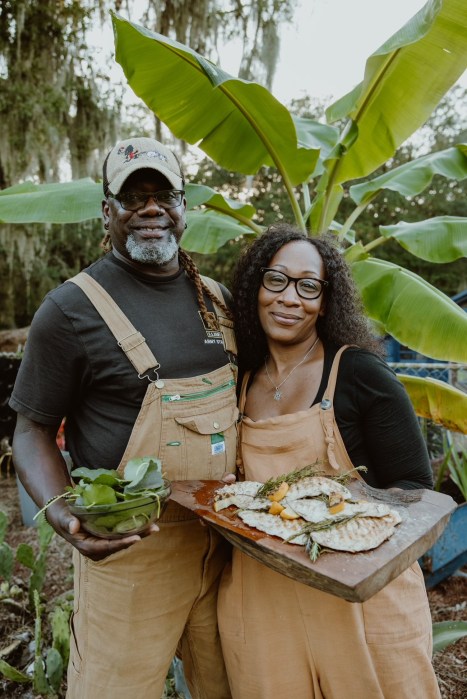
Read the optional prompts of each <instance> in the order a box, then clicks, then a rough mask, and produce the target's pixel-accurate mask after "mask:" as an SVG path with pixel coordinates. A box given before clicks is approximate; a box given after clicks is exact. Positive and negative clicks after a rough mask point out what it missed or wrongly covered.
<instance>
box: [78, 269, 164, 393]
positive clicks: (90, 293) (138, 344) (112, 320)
mask: <svg viewBox="0 0 467 699" xmlns="http://www.w3.org/2000/svg"><path fill="white" fill-rule="evenodd" d="M67 281H69V282H73V284H76V285H77V286H79V288H80V289H81V290H82V291H84V293H85V294H86V296H87V297H88V299H89V300H90V301H91V303H92V304H93V305H94V307H95V308H96V310H97V312H98V313H99V314H100V315H101V316H102V319H103V320H104V322H105V323H106V324H107V326H108V327H109V330H110V331H111V332H112V334H113V335H114V336H115V338H116V340H117V344H118V346H119V347H120V348H121V349H122V350H123V351H124V352H125V354H126V356H127V357H128V359H129V360H130V362H131V363H132V364H133V366H134V368H135V369H136V371H137V372H138V376H139V378H144V377H143V374H145V373H146V372H148V371H149V370H150V369H154V370H155V371H157V369H158V368H159V366H160V364H159V362H158V361H157V359H156V358H155V356H154V355H153V353H152V352H151V350H150V349H149V347H148V345H147V344H146V340H145V339H144V337H143V336H142V335H141V333H140V332H138V330H136V328H135V327H134V326H133V325H132V323H130V321H129V320H128V318H127V317H126V315H125V314H124V313H123V311H122V310H121V308H120V307H119V306H118V305H117V304H116V303H115V301H114V300H113V298H112V297H111V296H110V294H108V293H107V291H106V290H105V289H104V288H103V287H102V286H101V285H100V284H99V282H96V280H95V279H94V278H93V277H91V276H90V275H89V274H86V273H85V272H79V274H77V275H76V276H75V277H72V278H71V279H68V280H67ZM147 378H149V377H147ZM156 378H157V373H156ZM149 380H152V379H149Z"/></svg>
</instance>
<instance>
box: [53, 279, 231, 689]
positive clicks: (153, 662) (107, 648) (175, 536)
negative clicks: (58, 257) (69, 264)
mask: <svg viewBox="0 0 467 699" xmlns="http://www.w3.org/2000/svg"><path fill="white" fill-rule="evenodd" d="M73 281H74V282H75V283H76V284H78V285H79V286H80V287H81V288H82V289H83V291H84V292H85V293H86V294H87V295H88V296H89V298H90V299H91V301H92V302H93V304H94V305H95V306H96V308H97V310H98V311H99V313H100V314H101V316H102V317H103V319H104V321H105V322H106V323H107V325H108V326H109V328H110V330H111V331H112V332H113V334H114V335H115V337H116V338H117V340H118V344H119V346H120V347H121V348H122V349H123V351H124V352H125V353H126V354H127V356H128V358H129V360H130V361H131V362H132V364H133V366H134V367H135V370H136V371H137V372H138V374H139V376H140V377H143V380H144V377H145V376H147V375H149V376H153V374H152V373H151V371H152V369H153V368H154V367H155V366H157V360H156V359H155V357H154V355H153V354H152V352H151V351H150V350H149V348H148V346H147V345H146V343H145V341H144V338H143V337H142V336H141V334H140V333H138V332H137V331H136V330H135V328H134V327H133V326H132V325H131V323H130V322H129V321H128V319H127V318H126V317H125V316H124V314H123V313H122V312H121V310H120V309H119V308H118V307H117V306H116V305H115V303H114V302H113V301H112V299H111V298H110V296H109V295H108V294H107V292H106V291H105V290H104V289H103V288H102V287H101V286H100V285H99V284H98V283H97V282H95V280H93V279H92V278H91V277H90V276H89V275H87V274H80V275H78V276H77V277H75V278H74V279H73ZM204 281H205V282H207V280H206V279H204ZM209 281H210V280H209ZM214 284H215V283H214ZM209 285H210V287H211V290H212V291H215V287H213V286H212V283H211V284H209ZM219 293H220V292H218V294H219ZM216 310H218V309H216ZM218 320H219V323H220V324H221V327H222V329H223V337H224V347H225V348H226V350H229V351H233V352H235V348H234V346H233V345H232V342H233V334H232V331H231V329H230V334H229V328H228V325H229V321H228V320H227V319H224V318H221V317H220V316H218ZM230 328H231V324H230ZM145 380H147V379H145ZM237 415H238V410H237V407H236V396H235V376H234V373H233V369H232V368H231V366H230V365H226V366H224V367H222V368H220V369H217V370H216V371H213V372H211V373H208V374H206V375H203V376H195V377H193V378H188V379H176V380H174V379H163V380H160V379H159V380H156V381H150V382H149V383H148V387H147V391H146V395H145V398H144V401H143V404H142V406H141V410H140V413H139V415H138V418H137V420H136V423H135V425H134V428H133V431H132V434H131V437H130V440H129V442H128V445H127V448H126V450H125V453H124V455H123V457H122V460H121V463H120V466H119V470H120V471H122V470H123V467H124V465H125V463H126V462H127V461H128V460H129V459H131V458H134V457H138V456H148V455H158V456H159V457H160V459H161V460H162V467H163V471H164V473H165V474H166V475H167V477H168V478H169V479H170V480H179V479H220V478H221V476H222V474H223V473H224V472H226V471H228V472H234V471H235V458H236V421H237ZM158 524H159V527H160V531H159V532H157V533H154V534H152V535H150V536H147V537H146V538H144V539H142V540H141V541H140V542H137V543H136V544H133V545H132V546H131V547H130V548H128V549H126V550H124V551H120V552H118V553H116V554H113V555H111V556H109V557H108V558H105V559H104V560H101V561H98V562H94V561H92V560H90V559H89V558H86V557H84V556H81V555H79V554H78V553H77V552H76V551H75V552H74V564H75V602H74V604H75V607H74V615H73V622H72V639H71V657H70V663H69V669H68V693H67V697H68V699H160V698H161V696H162V693H163V690H164V684H165V678H166V674H167V670H168V668H169V666H170V662H171V660H172V658H173V657H174V655H175V652H176V650H177V646H178V647H179V651H181V654H182V656H183V663H184V670H185V675H186V678H187V681H188V684H189V687H190V692H191V693H192V696H193V697H194V699H228V698H229V697H230V696H231V695H230V690H229V687H228V683H227V679H226V675H225V668H224V664H223V660H222V654H221V649H220V641H219V635H218V630H217V620H216V598H217V588H218V583H219V577H220V574H221V572H222V569H223V567H224V565H225V562H226V560H227V559H228V557H229V555H230V552H229V550H228V548H227V547H226V545H225V543H224V541H223V540H222V539H221V537H219V536H218V535H217V534H216V532H214V531H213V530H212V529H211V528H209V527H205V526H202V525H201V524H200V520H199V519H198V518H197V517H193V515H192V514H191V513H190V512H189V511H188V510H185V509H184V508H181V507H179V506H177V505H176V504H175V503H172V502H170V503H169V506H168V508H167V510H166V512H165V514H164V516H163V519H162V520H161V521H160V522H159V523H158ZM179 641H180V643H179Z"/></svg>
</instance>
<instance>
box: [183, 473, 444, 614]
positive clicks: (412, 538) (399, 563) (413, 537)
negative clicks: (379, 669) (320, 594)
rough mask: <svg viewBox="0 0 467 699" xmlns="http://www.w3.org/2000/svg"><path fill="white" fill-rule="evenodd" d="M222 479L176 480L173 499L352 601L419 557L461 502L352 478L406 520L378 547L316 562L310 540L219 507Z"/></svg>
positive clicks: (256, 551) (285, 569)
mask: <svg viewBox="0 0 467 699" xmlns="http://www.w3.org/2000/svg"><path fill="white" fill-rule="evenodd" d="M223 485H225V484H224V483H222V482H220V481H174V482H173V483H172V495H171V499H172V500H173V501H175V502H176V503H178V504H179V505H181V506H182V507H185V508H187V509H189V510H191V511H192V512H194V513H195V514H196V515H198V516H199V517H201V518H202V519H203V520H204V521H205V522H207V523H209V524H210V525H211V526H213V527H214V528H215V529H216V530H217V531H219V532H220V534H222V536H224V537H225V538H226V539H227V540H228V541H230V542H231V543H232V544H233V545H234V546H236V547H237V548H239V549H240V550H241V551H243V552H244V553H246V554H248V555H249V556H252V557H253V558H255V559H256V560H258V561H260V562H261V563H263V564H264V565H267V566H269V567H270V568H272V569H273V570H276V571H277V572H279V573H282V574H283V575H287V576H288V577H290V578H293V579H294V580H297V581H299V582H301V583H304V584H305V585H310V586H311V587H315V588H318V589H319V590H324V591H325V592H329V593H330V594H333V595H336V596H337V597H341V598H343V599H346V600H348V601H349V602H364V601H365V600H367V599H369V598H370V597H372V596H373V595H374V594H375V593H376V592H378V591H379V590H381V589H382V588H383V587H384V586H385V585H387V583H389V582H390V581H391V580H393V579H394V578H395V577H397V576H398V575H399V574H400V573H402V572H403V571H404V570H405V569H406V568H408V567H409V566H410V565H411V564H412V563H414V561H416V560H417V559H418V558H419V557H420V556H421V555H422V554H423V553H425V551H427V550H428V549H429V548H430V547H431V546H432V545H433V543H434V542H435V541H436V540H437V539H438V537H439V536H440V535H441V533H442V531H443V529H444V528H445V527H446V525H447V523H448V521H449V517H450V514H451V512H452V511H453V510H454V509H455V508H456V503H455V502H454V500H453V499H452V498H451V497H450V496H449V495H444V494H443V493H436V492H433V491H431V490H409V491H397V492H392V491H388V490H377V489H375V488H370V487H369V486H367V485H365V484H364V483H363V482H362V481H358V480H354V481H351V482H350V483H348V484H347V487H348V488H349V490H350V491H351V492H352V494H353V495H354V497H355V498H360V499H365V500H369V501H377V502H381V501H383V502H388V503H389V504H390V505H391V506H392V507H394V509H396V510H398V512H399V513H400V515H401V517H402V522H401V523H400V524H399V525H398V526H397V527H396V529H395V532H394V534H393V536H392V537H391V538H390V539H388V540H387V541H385V542H384V543H383V544H381V545H380V546H379V547H378V548H376V549H373V550H372V551H365V552H360V553H345V552H341V551H336V552H333V553H324V554H322V555H321V556H320V557H319V558H318V560H317V561H315V562H314V563H312V562H311V560H310V558H309V556H308V554H307V553H306V551H305V547H304V546H297V545H296V544H289V543H286V542H284V541H283V540H282V539H279V538H277V537H275V536H270V535H268V534H265V533H264V532H260V531H258V530H256V529H252V528H251V527H249V526H248V525H246V524H245V523H244V522H243V521H242V520H241V519H240V518H239V517H237V515H236V508H233V507H230V508H227V509H225V510H221V511H220V512H214V509H213V502H214V494H215V492H216V490H218V489H219V488H221V487H222V486H223Z"/></svg>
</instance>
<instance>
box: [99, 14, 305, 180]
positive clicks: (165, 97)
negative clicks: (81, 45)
mask: <svg viewBox="0 0 467 699" xmlns="http://www.w3.org/2000/svg"><path fill="white" fill-rule="evenodd" d="M113 25H114V32H115V38H116V60H117V61H118V62H119V63H120V64H121V66H122V68H123V70H124V72H125V75H126V77H127V79H128V82H129V84H130V85H131V87H132V89H133V90H134V92H135V93H136V94H137V95H138V96H139V97H141V99H142V100H143V101H144V102H145V103H146V104H147V106H148V107H149V108H150V109H152V111H153V112H154V113H155V114H156V115H157V116H158V117H159V119H161V121H163V122H164V123H165V124H166V125H167V126H168V127H169V128H170V130H171V131H172V133H173V134H175V136H177V137H178V138H182V139H184V140H185V141H188V143H196V144H197V145H198V146H199V147H200V148H202V149H203V150H204V151H205V153H207V154H208V155H209V156H210V157H211V158H213V159H214V160H215V161H216V162H217V163H218V164H219V165H221V166H222V167H225V168H226V169H228V170H234V171H237V172H241V173H243V174H246V175H248V174H255V173H256V172H257V171H258V170H259V169H260V168H261V166H263V165H268V166H271V165H275V166H276V167H277V168H278V169H279V170H280V171H281V173H282V175H283V177H284V179H285V181H286V183H287V182H288V183H290V184H291V185H292V186H295V185H298V184H300V183H301V182H304V181H306V180H307V179H308V177H309V176H310V174H311V173H312V172H313V170H314V167H315V163H316V160H317V158H318V151H317V150H316V149H307V148H300V147H299V146H298V145H297V133H296V131H295V126H294V123H293V120H292V117H291V116H290V114H289V112H288V110H287V109H286V108H285V107H284V106H283V105H282V104H281V103H280V102H278V101H277V100H276V99H275V98H274V97H273V96H272V95H271V94H270V93H269V92H268V90H266V89H265V88H264V87H262V86H261V85H258V84H256V83H252V82H247V81H245V80H240V79H238V78H234V77H233V76H231V75H229V74H228V73H226V72H224V71H223V70H222V69H221V68H219V67H217V66H215V65H214V64H213V63H210V62H209V61H207V60H206V59H204V58H203V57H202V56H200V55H199V54H197V53H196V52H195V51H193V50H192V49H190V48H189V47H187V46H184V45H183V44H180V43H178V42H176V41H172V40H171V39H169V38H167V37H165V36H162V35H161V34H156V33H154V32H150V31H149V30H147V29H144V28H143V27H139V26H138V25H135V24H132V23H131V22H128V21H126V20H124V19H123V18H121V17H119V16H118V15H115V14H114V15H113Z"/></svg>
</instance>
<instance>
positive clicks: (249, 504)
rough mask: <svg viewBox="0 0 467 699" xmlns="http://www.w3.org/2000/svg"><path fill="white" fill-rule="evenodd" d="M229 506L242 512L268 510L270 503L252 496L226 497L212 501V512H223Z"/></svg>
mask: <svg viewBox="0 0 467 699" xmlns="http://www.w3.org/2000/svg"><path fill="white" fill-rule="evenodd" d="M230 505H235V507H239V508H240V509H242V510H269V508H270V507H271V501H270V500H268V498H255V497H253V496H252V495H242V494H238V495H226V496H224V497H221V498H219V500H215V501H214V512H220V511H221V510H225V508H226V507H230Z"/></svg>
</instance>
